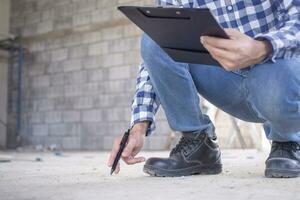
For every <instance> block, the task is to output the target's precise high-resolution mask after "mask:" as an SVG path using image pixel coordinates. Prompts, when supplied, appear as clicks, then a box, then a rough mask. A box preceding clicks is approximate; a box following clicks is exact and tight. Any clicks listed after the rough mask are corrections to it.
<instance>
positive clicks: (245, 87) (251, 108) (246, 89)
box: [243, 76, 264, 120]
mask: <svg viewBox="0 0 300 200" xmlns="http://www.w3.org/2000/svg"><path fill="white" fill-rule="evenodd" d="M247 78H248V77H247V76H245V78H244V79H243V88H244V90H245V94H244V95H245V101H246V106H247V108H248V110H249V112H250V114H251V115H252V117H253V118H254V119H257V120H264V119H262V118H260V117H258V116H259V114H258V113H257V112H256V111H255V110H254V109H253V107H252V104H251V101H250V96H249V88H248V86H247V85H246V80H247Z"/></svg>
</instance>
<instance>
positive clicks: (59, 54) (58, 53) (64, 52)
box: [51, 49, 68, 62]
mask: <svg viewBox="0 0 300 200" xmlns="http://www.w3.org/2000/svg"><path fill="white" fill-rule="evenodd" d="M67 58H68V49H57V50H53V51H52V52H51V61H52V62H55V61H62V60H66V59H67Z"/></svg>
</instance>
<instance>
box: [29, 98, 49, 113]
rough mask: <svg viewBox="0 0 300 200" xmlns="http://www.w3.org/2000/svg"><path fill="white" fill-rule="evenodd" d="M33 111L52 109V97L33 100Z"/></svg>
mask: <svg viewBox="0 0 300 200" xmlns="http://www.w3.org/2000/svg"><path fill="white" fill-rule="evenodd" d="M33 109H34V111H50V110H53V109H54V101H53V100H52V99H42V100H35V101H33Z"/></svg>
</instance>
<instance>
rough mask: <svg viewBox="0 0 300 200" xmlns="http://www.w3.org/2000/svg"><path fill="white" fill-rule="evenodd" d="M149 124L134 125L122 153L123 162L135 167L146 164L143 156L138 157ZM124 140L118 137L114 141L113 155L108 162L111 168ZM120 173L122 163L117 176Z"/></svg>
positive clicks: (116, 172) (118, 166) (117, 168)
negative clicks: (135, 165)
mask: <svg viewBox="0 0 300 200" xmlns="http://www.w3.org/2000/svg"><path fill="white" fill-rule="evenodd" d="M148 125H149V122H141V123H138V124H136V125H134V126H133V127H132V129H131V131H130V134H129V139H128V143H127V145H126V147H125V149H124V151H123V153H122V156H121V157H122V160H123V161H124V162H125V163H126V164H128V165H133V164H137V163H141V162H144V161H145V160H146V159H145V157H143V156H137V154H138V153H139V152H140V150H141V149H142V147H143V145H144V140H145V134H146V130H147V128H148ZM121 140H122V136H120V137H117V138H116V139H115V141H114V144H113V147H112V150H111V154H110V157H109V160H108V166H109V167H111V166H112V164H113V162H114V160H115V158H116V155H117V153H118V150H119V148H120V142H121ZM119 171H120V163H118V165H117V167H116V170H115V174H118V173H119Z"/></svg>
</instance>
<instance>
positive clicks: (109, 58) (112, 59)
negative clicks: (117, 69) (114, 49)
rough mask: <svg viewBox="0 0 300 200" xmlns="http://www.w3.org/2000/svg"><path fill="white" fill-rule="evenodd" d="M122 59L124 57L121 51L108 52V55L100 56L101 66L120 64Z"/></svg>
mask: <svg viewBox="0 0 300 200" xmlns="http://www.w3.org/2000/svg"><path fill="white" fill-rule="evenodd" d="M124 59H125V58H124V56H123V54H122V53H110V54H108V55H105V56H103V58H102V63H103V67H111V66H118V65H122V64H123V62H124Z"/></svg>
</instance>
